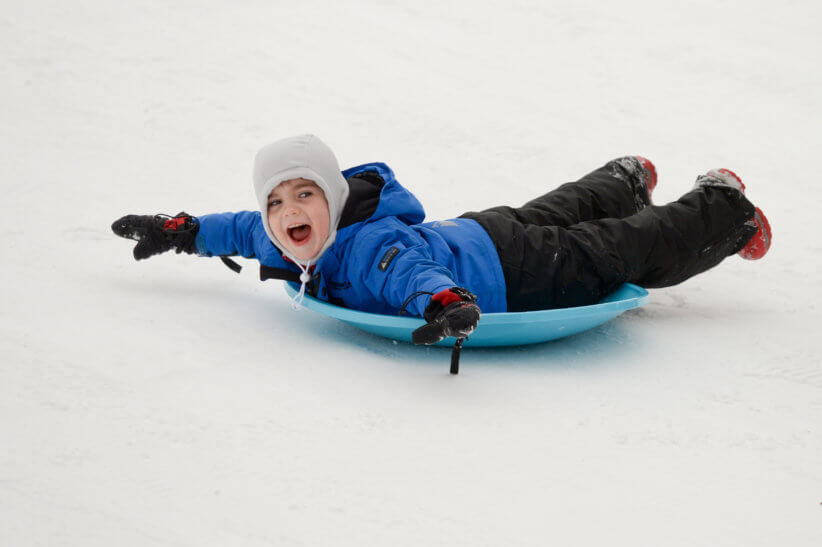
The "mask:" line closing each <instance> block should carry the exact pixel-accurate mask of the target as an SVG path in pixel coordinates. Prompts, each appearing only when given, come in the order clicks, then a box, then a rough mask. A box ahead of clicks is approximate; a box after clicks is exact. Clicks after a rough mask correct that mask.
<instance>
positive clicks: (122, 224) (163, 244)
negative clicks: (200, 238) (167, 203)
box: [111, 213, 200, 260]
mask: <svg viewBox="0 0 822 547" xmlns="http://www.w3.org/2000/svg"><path fill="white" fill-rule="evenodd" d="M199 229H200V224H199V222H198V221H197V218H196V217H192V216H191V215H188V214H187V213H178V214H177V216H175V217H170V216H168V215H126V216H124V217H122V218H118V219H117V220H115V221H114V223H113V224H112V225H111V230H112V231H113V232H114V233H115V234H117V235H118V236H120V237H124V238H126V239H133V240H135V241H137V242H138V243H137V245H135V246H134V259H135V260H142V259H144V258H148V257H150V256H154V255H157V254H160V253H164V252H166V251H170V250H171V249H174V250H176V251H177V254H179V253H183V252H185V253H188V254H193V253H194V252H195V250H196V249H195V246H194V239H195V238H196V237H197V231H198V230H199Z"/></svg>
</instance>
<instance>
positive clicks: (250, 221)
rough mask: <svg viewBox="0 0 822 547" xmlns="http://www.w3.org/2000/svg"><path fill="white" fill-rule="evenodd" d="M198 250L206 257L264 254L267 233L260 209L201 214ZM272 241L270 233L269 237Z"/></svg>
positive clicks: (253, 256) (252, 256)
mask: <svg viewBox="0 0 822 547" xmlns="http://www.w3.org/2000/svg"><path fill="white" fill-rule="evenodd" d="M197 218H198V219H199V221H200V229H199V231H198V232H197V239H196V242H195V243H196V246H197V253H198V254H200V255H202V256H233V255H240V256H242V257H245V258H256V257H258V256H260V255H261V254H263V253H262V252H261V249H260V248H259V247H260V234H261V233H262V235H265V229H264V228H263V225H262V221H261V220H260V213H259V212H256V211H255V212H252V211H241V212H239V213H216V214H211V215H203V216H200V217H197ZM265 241H266V242H268V241H269V240H268V236H267V235H266V236H265Z"/></svg>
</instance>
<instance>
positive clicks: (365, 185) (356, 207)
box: [337, 171, 385, 230]
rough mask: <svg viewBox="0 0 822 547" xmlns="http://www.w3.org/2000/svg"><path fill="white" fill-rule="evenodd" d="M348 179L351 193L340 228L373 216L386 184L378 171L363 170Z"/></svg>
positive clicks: (338, 226)
mask: <svg viewBox="0 0 822 547" xmlns="http://www.w3.org/2000/svg"><path fill="white" fill-rule="evenodd" d="M346 181H347V182H348V189H349V193H348V199H347V200H346V202H345V207H344V208H343V212H342V215H340V222H339V224H338V225H337V229H338V230H339V229H341V228H345V227H346V226H351V225H352V224H356V223H357V222H362V221H363V220H365V219H367V218H369V217H370V216H372V215H373V214H374V213H375V212H376V210H377V207H378V206H379V204H380V194H381V193H382V188H383V186H385V180H383V178H382V177H381V176H380V175H379V173H377V172H376V171H363V172H361V173H357V174H356V175H352V176H350V177H348V178H347V179H346Z"/></svg>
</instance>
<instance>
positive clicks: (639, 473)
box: [0, 0, 822, 547]
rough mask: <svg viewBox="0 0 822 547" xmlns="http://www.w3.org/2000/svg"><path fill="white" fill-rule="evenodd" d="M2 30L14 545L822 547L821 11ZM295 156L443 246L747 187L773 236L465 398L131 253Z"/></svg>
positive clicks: (544, 11)
mask: <svg viewBox="0 0 822 547" xmlns="http://www.w3.org/2000/svg"><path fill="white" fill-rule="evenodd" d="M2 4H3V9H2V10H0V79H1V80H0V83H2V85H0V120H1V121H2V123H0V184H1V185H2V198H0V200H1V202H2V204H3V205H2V209H0V211H2V215H1V216H0V229H1V230H2V234H1V237H0V253H1V254H2V257H3V259H2V268H0V280H1V281H2V282H1V283H0V287H2V289H1V290H2V304H3V306H2V310H3V311H2V314H1V315H0V333H1V334H0V446H1V447H2V449H1V450H0V545H3V546H4V547H5V546H10V547H11V546H15V547H16V546H55V545H60V546H63V545H72V546H75V545H76V546H97V545H100V546H103V545H105V546H111V545H118V546H123V545H126V546H131V545H134V546H155V545H156V546H166V545H167V546H183V545H185V546H188V545H191V546H203V545H220V546H222V545H243V546H262V545H351V546H355V545H356V546H361V545H449V546H452V545H471V546H476V545H494V546H495V545H549V544H550V545H625V546H628V545H630V546H634V545H675V546H677V545H723V546H724V545H741V546H754V545H763V546H773V545H790V546H811V545H813V546H818V545H822V505H820V504H821V503H822V431H820V424H821V423H822V359H820V350H822V340H821V337H820V335H819V325H820V311H819V306H820V297H821V296H822V286H821V283H820V274H819V271H820V267H822V255H821V254H820V253H821V252H822V245H821V244H820V242H819V241H820V236H819V230H818V224H819V222H818V215H819V213H820V205H822V204H820V197H822V191H820V184H819V180H818V179H819V177H818V176H817V175H818V171H819V165H818V158H817V157H816V156H817V155H818V151H819V150H820V144H822V143H820V138H819V132H820V127H822V124H820V121H822V120H820V111H822V105H820V93H819V90H820V88H821V87H820V86H822V69H821V68H820V52H822V47H821V46H822V39H821V38H820V34H819V32H818V29H819V26H820V20H821V19H822V18H820V15H822V4H820V3H819V2H816V1H810V0H809V1H795V0H785V1H782V2H778V3H773V2H763V1H741V0H727V1H722V2H717V1H716V0H699V1H693V0H688V1H680V2H664V1H663V2H659V1H654V2H652V1H647V2H642V1H634V2H624V1H617V2H610V3H605V2H599V1H596V2H595V1H592V0H581V1H577V2H553V1H549V2H544V1H523V0H517V1H512V2H491V1H476V0H475V1H465V2H449V1H445V2H443V1H438V2H431V1H420V0H415V1H414V2H401V1H376V0H373V1H360V2H331V1H325V2H323V1H306V0H302V1H300V2H281V1H274V2H262V1H243V2H231V1H228V0H212V1H211V2H194V1H192V0H179V1H176V2H159V1H153V0H152V1H146V2H134V3H122V2H104V1H102V0H76V1H73V2H57V1H44V0H29V1H27V2H11V1H9V0H2ZM302 132H314V133H316V134H318V135H320V136H321V137H322V138H323V139H324V140H325V141H326V142H328V143H329V144H330V145H331V146H332V147H333V148H334V150H335V151H336V153H337V155H338V158H339V159H340V162H341V164H342V165H344V166H352V165H356V164H359V163H365V162H369V161H384V162H386V163H388V164H389V165H391V166H392V167H393V169H394V170H395V172H396V173H397V176H398V179H399V180H400V182H401V183H403V184H404V185H405V186H407V187H408V188H410V189H411V190H412V191H413V192H415V194H416V195H417V196H418V197H419V198H420V200H421V201H422V202H423V204H425V206H426V209H427V212H428V218H429V219H430V220H436V219H443V218H449V217H453V216H455V215H457V214H459V213H462V212H464V211H467V210H476V209H481V208H485V207H490V206H494V205H499V204H511V205H519V204H521V203H523V202H525V201H527V200H528V199H531V198H532V197H535V196H536V195H539V194H542V193H544V192H546V191H548V190H549V189H551V188H553V187H555V186H557V185H559V184H560V183H562V182H566V181H569V180H574V179H576V178H578V177H579V176H581V175H583V174H584V173H586V172H588V171H590V170H592V169H594V168H596V167H598V166H599V165H602V164H603V163H605V162H606V161H608V160H609V159H612V158H615V157H619V156H622V155H626V154H641V155H644V156H646V157H648V158H650V159H652V160H653V161H654V162H655V163H656V165H657V167H658V169H659V174H660V182H659V187H658V189H657V191H656V193H655V196H654V197H655V201H656V202H657V203H664V202H666V201H670V200H673V199H676V198H677V197H679V195H681V194H682V193H684V192H686V191H687V190H689V189H690V188H691V186H692V184H693V182H694V179H695V178H696V176H697V175H699V174H701V173H704V172H706V171H707V170H708V169H710V168H714V167H728V168H730V169H733V170H735V171H736V172H737V173H739V174H740V175H741V176H742V178H743V180H744V181H745V184H746V186H747V188H748V196H749V197H750V198H751V200H752V201H753V202H754V203H755V204H757V205H759V206H760V207H762V209H763V210H764V211H765V213H766V214H767V216H768V218H769V219H770V221H771V224H772V226H773V232H774V244H773V247H772V249H771V251H770V253H769V254H768V256H766V257H765V258H764V259H763V260H761V261H759V262H748V261H743V260H742V259H740V258H738V257H731V258H729V259H728V260H726V261H725V262H723V263H722V264H721V265H720V266H719V267H717V268H716V269H715V270H712V271H710V272H708V273H706V274H703V275H701V276H698V277H696V278H694V279H691V280H689V281H687V282H685V283H683V284H681V285H679V286H676V287H671V288H667V289H660V290H653V291H651V294H650V303H649V304H648V305H647V306H645V307H644V308H642V309H639V310H635V311H631V312H628V313H626V314H624V315H622V316H621V317H619V318H618V319H617V320H614V321H612V322H610V323H608V324H606V325H604V326H602V327H600V328H597V329H594V330H592V331H590V332H588V333H585V334H581V335H578V336H574V337H572V338H568V339H565V340H561V341H557V342H553V343H546V344H540V345H535V346H531V347H520V348H507V349H485V350H482V349H470V348H469V349H466V350H465V351H464V352H463V358H462V372H461V374H460V375H459V376H456V377H453V376H450V375H449V374H448V359H449V351H448V350H447V349H443V348H420V347H414V346H411V345H407V344H404V343H395V342H392V341H391V340H386V339H382V338H378V337H375V336H372V335H369V334H365V333H362V332H359V331H357V330H355V329H353V328H351V327H348V326H346V325H343V324H340V323H337V322H335V321H333V320H331V319H328V318H325V317H322V316H319V315H317V314H314V313H313V312H310V311H303V312H293V311H292V310H291V309H290V307H289V305H288V299H287V296H286V295H285V292H284V291H283V289H282V286H281V284H280V282H267V283H260V282H259V281H258V280H257V269H256V263H253V262H251V261H249V262H247V268H246V269H245V270H244V271H243V273H242V275H240V276H237V275H234V274H233V273H231V272H230V271H229V270H228V269H226V268H225V267H223V265H222V264H221V263H220V262H219V261H218V260H216V259H204V258H196V257H190V256H186V255H181V256H178V255H175V254H168V255H163V256H160V257H155V258H152V259H149V260H147V261H143V262H140V263H136V262H134V260H133V259H132V257H131V246H132V245H131V244H129V242H125V241H123V240H121V239H118V238H116V237H115V236H114V235H113V234H112V233H111V231H110V228H109V226H110V224H111V222H112V221H113V220H114V219H115V218H117V217H119V216H121V215H123V214H126V213H140V214H153V213H158V212H164V213H171V214H174V213H176V212H178V211H181V210H186V211H188V212H190V213H193V214H204V213H208V212H216V211H235V210H242V209H252V210H253V209H254V208H255V201H254V195H253V191H252V185H251V165H252V161H253V156H254V152H255V151H256V150H257V149H258V148H259V147H260V146H262V145H264V144H266V143H268V142H270V141H273V140H275V139H278V138H282V137H285V136H289V135H294V134H298V133H302Z"/></svg>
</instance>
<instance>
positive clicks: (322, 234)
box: [268, 179, 330, 260]
mask: <svg viewBox="0 0 822 547" xmlns="http://www.w3.org/2000/svg"><path fill="white" fill-rule="evenodd" d="M329 219H330V216H329V213H328V200H326V199H325V193H324V192H323V191H322V189H321V188H320V187H319V186H317V185H316V184H315V183H314V182H313V181H310V180H307V179H291V180H287V181H285V182H282V183H280V184H279V185H278V186H277V187H276V188H274V190H272V191H271V193H270V194H269V195H268V225H269V226H270V227H271V232H272V233H273V234H274V236H275V237H276V238H277V240H278V241H279V242H280V243H282V244H283V246H284V247H286V249H287V250H288V251H290V252H291V254H293V255H294V256H295V257H297V258H299V259H300V260H308V259H310V258H313V257H314V255H316V254H317V253H318V252H319V251H320V249H321V248H322V246H323V245H324V244H325V241H326V240H327V239H328V225H329V222H330V220H329Z"/></svg>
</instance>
